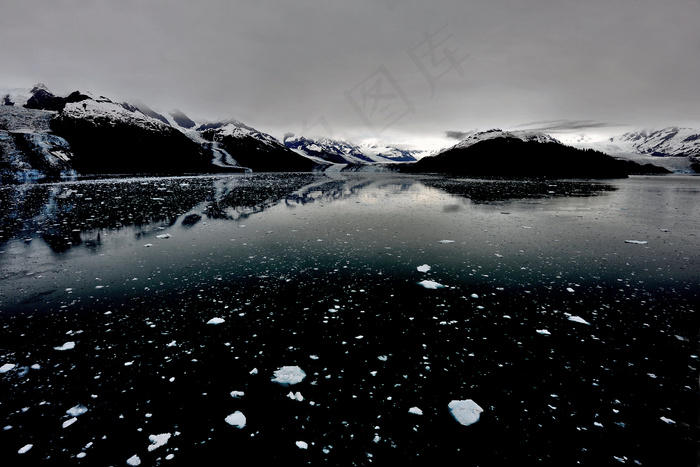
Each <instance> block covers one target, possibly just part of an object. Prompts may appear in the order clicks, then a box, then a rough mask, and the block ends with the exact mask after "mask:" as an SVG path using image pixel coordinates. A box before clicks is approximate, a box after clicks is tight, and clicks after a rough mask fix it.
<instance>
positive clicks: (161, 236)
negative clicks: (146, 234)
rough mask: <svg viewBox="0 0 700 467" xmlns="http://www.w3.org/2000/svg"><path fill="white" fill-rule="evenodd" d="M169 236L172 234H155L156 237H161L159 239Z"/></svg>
mask: <svg viewBox="0 0 700 467" xmlns="http://www.w3.org/2000/svg"><path fill="white" fill-rule="evenodd" d="M170 237H172V235H170V234H160V235H156V238H161V239H162V238H170Z"/></svg>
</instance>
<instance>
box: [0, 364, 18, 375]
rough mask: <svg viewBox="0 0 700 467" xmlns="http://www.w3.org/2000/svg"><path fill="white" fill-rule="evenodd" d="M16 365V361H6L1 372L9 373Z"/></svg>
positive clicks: (0, 368) (0, 369) (1, 367)
mask: <svg viewBox="0 0 700 467" xmlns="http://www.w3.org/2000/svg"><path fill="white" fill-rule="evenodd" d="M16 366H17V365H15V364H14V363H5V364H4V365H3V366H0V373H7V372H8V371H10V370H11V369H13V368H14V367H16Z"/></svg>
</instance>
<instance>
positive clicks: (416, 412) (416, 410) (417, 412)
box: [408, 407, 423, 415]
mask: <svg viewBox="0 0 700 467" xmlns="http://www.w3.org/2000/svg"><path fill="white" fill-rule="evenodd" d="M408 413H412V414H414V415H423V411H422V410H421V409H419V408H418V407H411V408H410V409H408Z"/></svg>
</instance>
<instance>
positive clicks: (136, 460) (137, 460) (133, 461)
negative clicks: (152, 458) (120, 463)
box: [126, 454, 141, 467]
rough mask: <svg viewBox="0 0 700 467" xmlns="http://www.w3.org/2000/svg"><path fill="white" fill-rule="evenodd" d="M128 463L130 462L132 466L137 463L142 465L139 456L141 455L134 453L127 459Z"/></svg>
mask: <svg viewBox="0 0 700 467" xmlns="http://www.w3.org/2000/svg"><path fill="white" fill-rule="evenodd" d="M126 463H127V464H129V465H130V466H131V467H136V466H137V465H141V459H140V458H139V456H137V455H136V454H134V455H133V456H131V457H129V458H128V459H127V460H126Z"/></svg>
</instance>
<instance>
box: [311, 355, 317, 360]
mask: <svg viewBox="0 0 700 467" xmlns="http://www.w3.org/2000/svg"><path fill="white" fill-rule="evenodd" d="M309 358H310V359H311V360H318V355H309Z"/></svg>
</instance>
